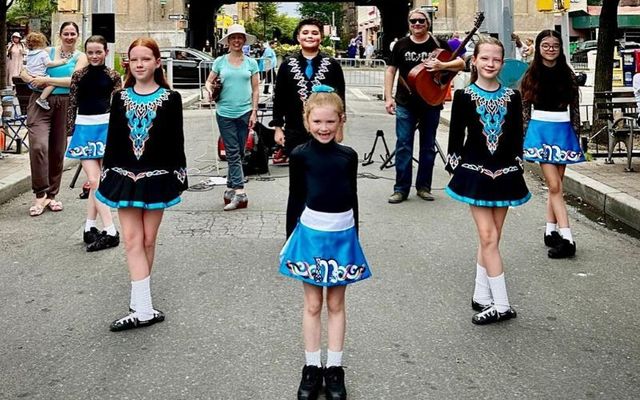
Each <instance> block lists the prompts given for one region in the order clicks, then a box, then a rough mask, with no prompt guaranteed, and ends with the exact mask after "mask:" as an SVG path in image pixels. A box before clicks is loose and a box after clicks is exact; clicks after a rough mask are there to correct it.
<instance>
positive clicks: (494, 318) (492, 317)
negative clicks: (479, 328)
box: [471, 306, 518, 325]
mask: <svg viewBox="0 0 640 400" xmlns="http://www.w3.org/2000/svg"><path fill="white" fill-rule="evenodd" d="M517 316H518V314H517V313H516V310H514V309H513V308H511V307H509V309H508V310H507V311H505V312H499V311H498V309H497V308H496V306H491V307H488V308H485V309H484V310H483V311H480V312H479V313H477V314H476V315H474V316H473V318H471V322H473V323H474V324H476V325H487V324H492V323H494V322H499V321H506V320H508V319H511V318H515V317H517Z"/></svg>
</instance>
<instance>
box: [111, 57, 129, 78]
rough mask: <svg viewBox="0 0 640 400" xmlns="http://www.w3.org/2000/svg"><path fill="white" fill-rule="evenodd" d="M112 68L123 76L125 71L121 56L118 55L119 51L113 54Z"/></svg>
mask: <svg viewBox="0 0 640 400" xmlns="http://www.w3.org/2000/svg"><path fill="white" fill-rule="evenodd" d="M113 69H115V70H116V71H117V72H118V73H119V74H120V76H122V77H123V78H124V76H125V74H126V71H125V70H124V68H123V67H122V56H121V55H120V53H116V54H115V55H114V56H113Z"/></svg>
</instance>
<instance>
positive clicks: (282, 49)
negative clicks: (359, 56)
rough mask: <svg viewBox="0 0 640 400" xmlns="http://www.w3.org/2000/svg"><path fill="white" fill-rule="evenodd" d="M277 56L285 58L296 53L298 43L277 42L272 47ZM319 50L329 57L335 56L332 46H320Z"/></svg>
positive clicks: (298, 47) (298, 49) (298, 48)
mask: <svg viewBox="0 0 640 400" xmlns="http://www.w3.org/2000/svg"><path fill="white" fill-rule="evenodd" d="M273 50H275V52H276V55H277V56H278V57H282V58H286V57H291V56H293V55H295V54H297V53H298V52H299V51H300V45H299V44H296V45H290V44H279V45H277V46H275V47H274V48H273ZM320 51H321V52H322V53H324V54H326V55H328V56H330V57H335V55H336V53H335V51H334V50H333V48H332V47H329V46H320Z"/></svg>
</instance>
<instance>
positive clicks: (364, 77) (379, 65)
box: [336, 58, 387, 94]
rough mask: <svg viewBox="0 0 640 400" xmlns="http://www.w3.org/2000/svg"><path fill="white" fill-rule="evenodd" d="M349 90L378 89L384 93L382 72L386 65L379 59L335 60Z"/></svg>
mask: <svg viewBox="0 0 640 400" xmlns="http://www.w3.org/2000/svg"><path fill="white" fill-rule="evenodd" d="M336 61H338V62H339V63H340V66H341V67H342V71H343V73H344V81H345V84H346V86H347V87H349V88H360V87H366V88H378V89H380V93H381V94H382V93H384V72H385V70H386V69H387V63H385V62H384V60H380V59H366V58H337V59H336Z"/></svg>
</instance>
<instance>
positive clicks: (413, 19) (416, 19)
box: [409, 18, 427, 25]
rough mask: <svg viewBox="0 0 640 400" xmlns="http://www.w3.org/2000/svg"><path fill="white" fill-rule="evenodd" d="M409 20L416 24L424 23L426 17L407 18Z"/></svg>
mask: <svg viewBox="0 0 640 400" xmlns="http://www.w3.org/2000/svg"><path fill="white" fill-rule="evenodd" d="M409 22H411V23H412V24H414V25H416V24H420V25H424V24H426V23H427V19H426V18H411V19H410V20H409Z"/></svg>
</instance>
